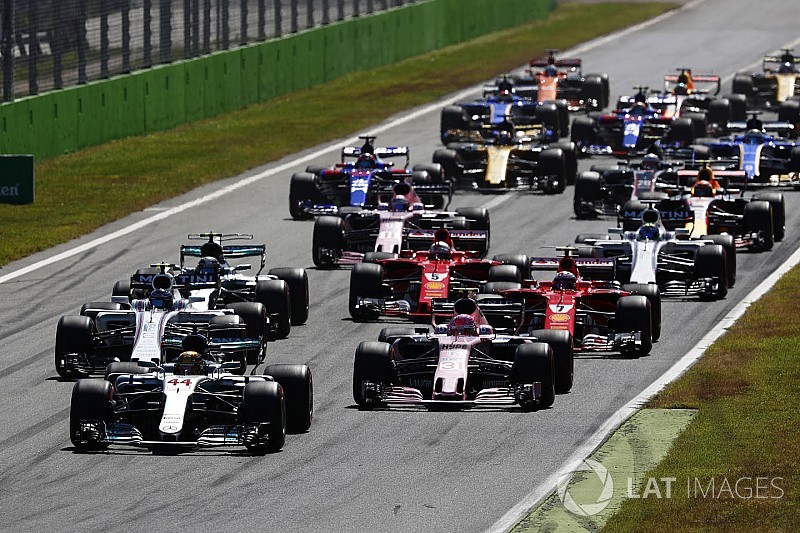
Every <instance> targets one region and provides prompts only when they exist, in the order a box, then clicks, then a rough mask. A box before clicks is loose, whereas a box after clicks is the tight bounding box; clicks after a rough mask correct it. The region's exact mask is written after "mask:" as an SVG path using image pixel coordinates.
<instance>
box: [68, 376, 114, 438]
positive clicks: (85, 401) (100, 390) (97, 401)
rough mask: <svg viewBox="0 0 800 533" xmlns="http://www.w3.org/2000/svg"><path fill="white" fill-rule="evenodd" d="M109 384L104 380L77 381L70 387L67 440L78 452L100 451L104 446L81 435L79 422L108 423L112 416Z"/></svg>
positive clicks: (111, 391) (111, 388) (111, 392)
mask: <svg viewBox="0 0 800 533" xmlns="http://www.w3.org/2000/svg"><path fill="white" fill-rule="evenodd" d="M113 390H114V389H113V387H112V386H111V383H109V382H108V381H106V380H104V379H79V380H78V381H77V382H75V385H74V386H73V387H72V400H71V401H70V404H69V440H70V441H71V442H72V444H73V445H74V446H75V447H76V448H77V449H79V450H85V451H90V450H101V449H104V448H106V447H107V445H106V444H101V443H98V442H93V441H91V440H88V439H86V438H85V437H83V436H82V435H81V431H80V429H81V420H86V421H88V420H93V421H99V422H103V423H106V424H107V423H109V422H111V421H112V420H111V419H112V416H113V412H114V411H113V407H112V404H111V396H112V394H113Z"/></svg>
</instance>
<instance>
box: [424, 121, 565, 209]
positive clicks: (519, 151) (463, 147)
mask: <svg viewBox="0 0 800 533" xmlns="http://www.w3.org/2000/svg"><path fill="white" fill-rule="evenodd" d="M433 157H434V159H433V160H434V162H435V163H439V164H440V165H441V166H442V167H443V168H444V169H446V173H447V174H448V176H453V177H454V178H455V179H456V180H457V181H459V182H463V181H464V180H465V179H466V180H470V184H471V185H470V188H471V189H472V190H477V191H484V192H500V191H504V190H509V189H527V190H531V191H543V192H544V193H545V194H559V193H562V192H564V189H565V187H566V186H567V185H571V184H572V183H574V181H575V174H576V172H577V168H578V161H577V154H576V148H575V145H574V144H573V143H571V142H569V141H559V142H558V143H543V142H541V138H538V139H537V138H535V137H529V136H527V135H522V136H521V135H520V132H519V131H518V130H516V129H515V125H513V124H511V123H510V122H506V123H504V124H501V125H500V126H499V127H498V129H495V130H493V131H492V134H491V136H490V137H488V138H484V137H482V136H480V135H477V134H475V135H474V136H473V139H472V140H471V141H466V142H451V143H448V144H447V147H446V149H440V150H437V151H436V152H435V153H434V155H433Z"/></svg>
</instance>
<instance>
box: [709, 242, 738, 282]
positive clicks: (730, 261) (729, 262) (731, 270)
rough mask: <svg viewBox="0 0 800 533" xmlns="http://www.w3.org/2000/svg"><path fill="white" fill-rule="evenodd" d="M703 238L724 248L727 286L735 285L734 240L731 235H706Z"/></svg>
mask: <svg viewBox="0 0 800 533" xmlns="http://www.w3.org/2000/svg"><path fill="white" fill-rule="evenodd" d="M702 238H703V239H706V240H709V241H712V242H713V243H714V244H719V245H720V246H722V247H723V248H724V249H725V261H726V265H725V267H726V269H727V271H728V288H729V289H730V288H731V287H733V286H734V285H736V240H735V239H734V238H733V235H706V236H705V237H702Z"/></svg>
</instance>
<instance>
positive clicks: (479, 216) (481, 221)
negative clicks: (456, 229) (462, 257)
mask: <svg viewBox="0 0 800 533" xmlns="http://www.w3.org/2000/svg"><path fill="white" fill-rule="evenodd" d="M456 214H457V215H458V216H460V217H464V219H465V220H466V222H467V228H466V229H471V230H482V231H485V232H486V239H485V240H483V241H481V242H478V243H475V245H474V246H473V247H472V248H470V249H472V250H474V251H476V252H478V253H479V254H480V256H481V257H484V256H485V255H486V254H487V253H488V252H489V245H490V243H491V240H492V222H491V218H490V217H489V210H488V209H485V208H483V207H459V208H457V209H456Z"/></svg>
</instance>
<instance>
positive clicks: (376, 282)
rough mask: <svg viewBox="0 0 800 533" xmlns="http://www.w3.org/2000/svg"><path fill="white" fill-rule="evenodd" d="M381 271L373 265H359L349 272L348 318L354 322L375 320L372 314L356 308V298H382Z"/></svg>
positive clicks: (379, 267) (376, 265)
mask: <svg viewBox="0 0 800 533" xmlns="http://www.w3.org/2000/svg"><path fill="white" fill-rule="evenodd" d="M383 293H384V290H383V269H382V268H381V265H378V264H375V263H359V264H357V265H355V266H354V267H353V270H352V271H351V272H350V298H349V309H350V316H351V317H353V319H354V320H367V319H371V318H375V316H374V313H372V312H371V311H367V310H364V309H360V308H356V304H357V303H358V298H359V297H361V298H380V297H382V296H383Z"/></svg>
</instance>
